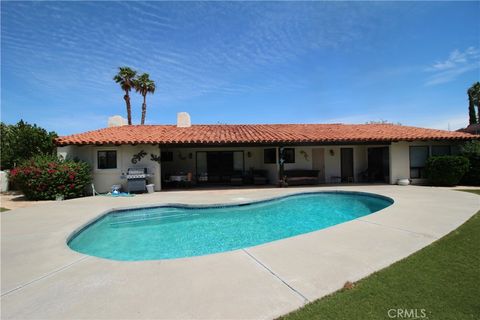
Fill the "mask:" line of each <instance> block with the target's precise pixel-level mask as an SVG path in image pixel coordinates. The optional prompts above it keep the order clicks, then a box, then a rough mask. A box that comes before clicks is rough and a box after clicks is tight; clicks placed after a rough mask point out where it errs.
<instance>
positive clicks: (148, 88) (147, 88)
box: [133, 73, 155, 124]
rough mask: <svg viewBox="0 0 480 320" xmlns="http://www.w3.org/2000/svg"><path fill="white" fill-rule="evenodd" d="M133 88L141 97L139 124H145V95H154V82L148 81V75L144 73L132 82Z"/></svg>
mask: <svg viewBox="0 0 480 320" xmlns="http://www.w3.org/2000/svg"><path fill="white" fill-rule="evenodd" d="M133 86H134V88H135V91H137V92H139V93H140V94H141V95H142V96H143V104H142V122H141V124H145V115H146V113H147V94H148V93H152V94H153V93H155V81H153V80H151V79H150V76H149V74H148V73H144V74H142V75H141V76H139V77H137V78H135V79H134V80H133Z"/></svg>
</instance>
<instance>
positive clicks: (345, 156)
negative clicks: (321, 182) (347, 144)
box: [340, 148, 354, 182]
mask: <svg viewBox="0 0 480 320" xmlns="http://www.w3.org/2000/svg"><path fill="white" fill-rule="evenodd" d="M340 163H341V177H342V182H353V179H354V178H353V148H341V149H340Z"/></svg>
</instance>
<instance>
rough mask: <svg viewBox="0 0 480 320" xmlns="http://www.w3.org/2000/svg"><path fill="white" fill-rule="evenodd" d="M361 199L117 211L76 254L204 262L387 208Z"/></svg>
mask: <svg viewBox="0 0 480 320" xmlns="http://www.w3.org/2000/svg"><path fill="white" fill-rule="evenodd" d="M392 203H393V201H392V200H390V199H388V198H385V197H380V196H375V195H369V194H363V193H339V192H335V193H328V192H322V193H308V194H298V195H292V196H287V197H283V198H278V199H272V200H268V201H262V202H257V203H250V204H246V205H235V206H223V207H206V208H205V207H179V206H164V207H155V208H144V209H131V210H122V211H113V212H110V213H108V214H106V215H104V216H103V217H101V218H99V219H98V220H96V221H95V222H93V223H92V224H90V225H88V226H87V227H86V228H83V229H82V230H81V231H80V232H78V233H77V234H75V235H74V236H73V237H72V238H71V240H70V241H69V242H68V245H69V246H70V248H72V249H73V250H76V251H78V252H81V253H85V254H88V255H92V256H97V257H102V258H108V259H113V260H130V261H134V260H156V259H173V258H182V257H191V256H200V255H206V254H211V253H217V252H223V251H230V250H235V249H240V248H246V247H251V246H255V245H259V244H262V243H266V242H270V241H274V240H278V239H283V238H288V237H292V236H295V235H299V234H303V233H307V232H312V231H315V230H319V229H323V228H326V227H329V226H333V225H336V224H339V223H342V222H345V221H349V220H352V219H356V218H358V217H362V216H365V215H367V214H370V213H372V212H375V211H378V210H381V209H383V208H385V207H388V206H389V205H391V204H392Z"/></svg>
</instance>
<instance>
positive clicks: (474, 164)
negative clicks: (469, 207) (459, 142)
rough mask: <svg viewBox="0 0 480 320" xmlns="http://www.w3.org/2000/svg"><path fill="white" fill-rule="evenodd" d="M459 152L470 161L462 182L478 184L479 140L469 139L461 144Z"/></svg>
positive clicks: (479, 178) (479, 164) (479, 176)
mask: <svg viewBox="0 0 480 320" xmlns="http://www.w3.org/2000/svg"><path fill="white" fill-rule="evenodd" d="M461 153H462V155H463V156H464V157H466V158H468V160H469V161H470V167H469V169H468V171H467V173H465V175H464V176H463V178H462V184H466V185H475V186H478V185H480V141H478V140H475V141H470V142H467V143H465V144H464V145H463V146H462V149H461Z"/></svg>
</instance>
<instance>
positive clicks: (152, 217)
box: [110, 213, 200, 227]
mask: <svg viewBox="0 0 480 320" xmlns="http://www.w3.org/2000/svg"><path fill="white" fill-rule="evenodd" d="M198 215H200V214H198V213H194V214H192V213H177V214H169V215H165V214H163V213H162V214H145V215H136V216H127V217H122V218H124V219H121V220H120V221H118V220H117V221H115V222H110V226H112V227H115V226H123V225H128V224H134V223H142V222H147V221H160V220H168V219H178V218H183V217H186V216H198Z"/></svg>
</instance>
